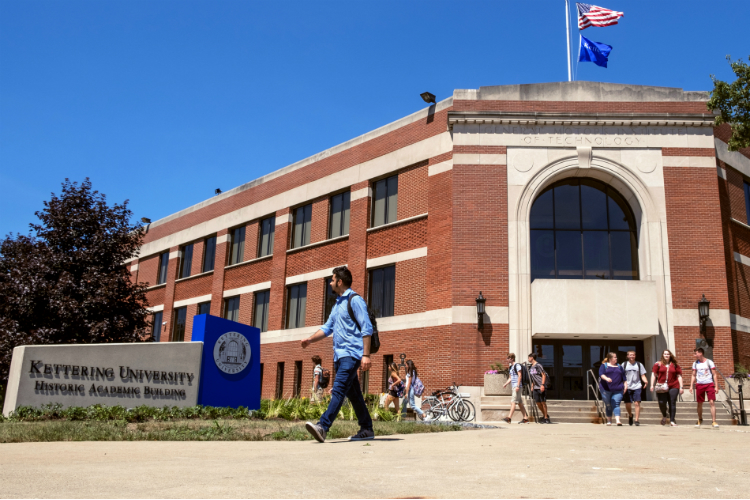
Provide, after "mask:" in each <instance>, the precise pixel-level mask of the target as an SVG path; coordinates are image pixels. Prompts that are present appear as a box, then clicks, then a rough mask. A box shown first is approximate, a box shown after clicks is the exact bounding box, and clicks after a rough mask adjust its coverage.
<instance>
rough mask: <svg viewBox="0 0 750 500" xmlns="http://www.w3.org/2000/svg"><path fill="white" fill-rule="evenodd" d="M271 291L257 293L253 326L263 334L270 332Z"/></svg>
mask: <svg viewBox="0 0 750 500" xmlns="http://www.w3.org/2000/svg"><path fill="white" fill-rule="evenodd" d="M270 296H271V290H263V291H262V292H255V311H254V314H253V326H254V327H255V328H259V329H260V331H261V332H267V331H268V302H269V298H270Z"/></svg>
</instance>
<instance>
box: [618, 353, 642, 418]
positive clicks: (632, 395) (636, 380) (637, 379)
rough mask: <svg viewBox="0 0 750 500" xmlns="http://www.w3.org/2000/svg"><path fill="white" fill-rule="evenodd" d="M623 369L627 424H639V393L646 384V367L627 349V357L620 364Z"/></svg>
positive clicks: (640, 393)
mask: <svg viewBox="0 0 750 500" xmlns="http://www.w3.org/2000/svg"><path fill="white" fill-rule="evenodd" d="M622 369H623V370H624V371H625V381H626V382H627V383H628V390H627V392H626V393H625V397H624V398H623V401H625V408H627V410H628V424H629V425H633V423H635V425H641V423H640V422H639V420H640V418H641V395H642V391H643V388H644V387H646V386H647V385H648V379H647V378H646V367H645V366H643V365H642V364H641V363H640V361H636V360H635V351H628V359H627V361H625V362H624V363H623V364H622ZM633 406H635V422H634V421H633Z"/></svg>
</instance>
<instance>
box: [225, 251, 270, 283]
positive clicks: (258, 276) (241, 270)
mask: <svg viewBox="0 0 750 500" xmlns="http://www.w3.org/2000/svg"><path fill="white" fill-rule="evenodd" d="M272 265H273V262H272V260H271V258H267V259H263V260H259V261H256V262H250V263H249V264H242V265H239V266H234V267H230V268H229V269H227V270H226V271H225V272H224V290H233V289H235V288H240V287H243V286H247V285H254V284H256V283H263V282H265V281H269V280H270V279H271V267H272Z"/></svg>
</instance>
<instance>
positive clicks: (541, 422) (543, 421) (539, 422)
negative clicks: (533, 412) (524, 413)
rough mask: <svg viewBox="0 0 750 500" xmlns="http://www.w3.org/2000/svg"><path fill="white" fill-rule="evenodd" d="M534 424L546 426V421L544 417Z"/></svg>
mask: <svg viewBox="0 0 750 500" xmlns="http://www.w3.org/2000/svg"><path fill="white" fill-rule="evenodd" d="M536 422H537V423H538V424H546V423H547V421H546V420H544V417H542V418H540V419H539V420H537V421H536Z"/></svg>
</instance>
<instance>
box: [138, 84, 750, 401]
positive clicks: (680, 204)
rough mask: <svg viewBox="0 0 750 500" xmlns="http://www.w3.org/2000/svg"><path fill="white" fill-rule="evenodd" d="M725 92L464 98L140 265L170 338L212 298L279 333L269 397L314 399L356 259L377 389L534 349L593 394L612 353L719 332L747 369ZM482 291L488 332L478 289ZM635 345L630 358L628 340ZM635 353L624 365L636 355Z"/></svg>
mask: <svg viewBox="0 0 750 500" xmlns="http://www.w3.org/2000/svg"><path fill="white" fill-rule="evenodd" d="M707 99H708V95H707V94H706V93H704V92H685V91H683V90H681V89H673V88H661V87H640V86H630V85H619V84H607V83H591V82H572V83H571V82H566V83H551V84H534V85H512V86H499V87H482V88H480V89H478V90H456V91H455V92H454V95H453V97H452V98H448V99H445V100H443V101H441V102H439V103H438V104H437V105H433V106H431V107H430V108H428V109H425V110H423V111H420V112H418V113H414V114H412V115H410V116H407V117H405V118H403V119H401V120H398V121H396V122H394V123H391V124H389V125H386V126H384V127H381V128H379V129H377V130H374V131H372V132H370V133H368V134H365V135H363V136H361V137H357V138H355V139H352V140H350V141H348V142H346V143H344V144H341V145H339V146H336V147H333V148H331V149H329V150H326V151H324V152H322V153H320V154H317V155H315V156H312V157H310V158H307V159H305V160H302V161H300V162H297V163H295V164H293V165H290V166H288V167H285V168H283V169H281V170H278V171H276V172H273V173H271V174H268V175H266V176H264V177H261V178H260V179H257V180H254V181H252V182H249V183H247V184H244V185H242V186H240V187H238V188H235V189H233V190H231V191H228V192H225V193H222V194H220V195H217V196H215V197H213V198H211V199H209V200H206V201H205V202H203V203H200V204H198V205H195V206H192V207H189V208H186V209H185V210H182V211H180V212H178V213H176V214H174V215H171V216H169V217H166V218H164V219H161V220H159V221H156V222H154V223H152V224H150V225H149V227H148V232H147V235H146V239H145V243H144V245H143V247H142V248H141V251H140V256H139V258H137V259H135V260H133V261H132V262H130V263H129V265H130V269H131V271H132V275H133V278H134V279H135V280H138V281H139V282H145V283H148V284H149V285H150V288H149V290H148V300H149V303H150V306H151V310H152V311H153V313H154V322H155V327H154V335H155V337H157V338H158V340H159V341H161V342H167V341H180V340H189V339H190V331H191V325H192V317H193V315H195V314H199V313H205V312H209V313H211V314H214V315H221V316H224V317H228V318H230V319H235V320H236V321H240V322H242V323H248V324H253V325H256V326H258V327H259V328H261V329H262V331H263V333H262V335H261V338H262V353H261V362H262V366H263V382H262V384H263V396H264V397H273V396H275V395H284V396H288V395H291V394H295V393H301V394H302V395H306V394H308V393H309V386H310V380H311V371H312V364H311V361H310V356H311V355H313V354H319V355H320V356H322V358H323V360H324V365H326V366H331V365H332V350H331V347H330V343H326V342H322V343H319V344H315V345H314V346H312V347H311V348H308V349H307V350H305V351H303V350H302V349H301V348H300V346H299V341H300V340H301V339H303V338H305V337H307V336H309V335H310V334H311V333H313V332H314V331H316V330H317V328H318V327H319V326H320V325H321V324H322V323H323V322H324V320H325V318H326V313H327V307H326V306H327V304H330V295H329V293H330V292H329V291H328V289H327V284H326V278H328V277H329V276H330V274H331V269H332V268H333V267H335V266H339V265H343V264H346V265H348V266H349V268H350V269H351V271H352V274H353V275H354V284H353V288H354V289H355V290H356V291H358V292H359V293H360V294H362V295H363V296H364V297H366V299H367V300H368V303H369V304H370V306H371V307H373V308H374V309H376V310H377V311H378V314H379V315H380V316H381V317H380V319H379V320H378V324H379V328H380V331H381V342H382V347H381V350H380V352H379V353H378V354H377V355H376V356H373V359H372V361H373V369H372V370H371V372H370V374H369V375H368V379H367V381H366V382H365V383H366V385H367V386H368V389H369V392H379V391H381V390H382V388H383V367H384V364H385V363H386V362H388V361H389V360H390V359H393V358H395V360H396V361H399V358H400V355H401V354H402V353H403V354H405V355H406V357H407V358H409V359H413V360H414V361H415V362H416V363H417V366H418V367H419V368H420V375H421V377H422V378H423V379H424V381H425V383H426V385H427V386H428V387H432V388H436V387H444V386H447V385H449V384H450V383H452V382H454V381H456V382H458V383H459V384H462V385H467V386H481V385H482V383H483V382H482V381H483V373H484V371H485V370H486V369H487V368H488V365H489V363H491V362H493V361H497V360H504V358H505V354H506V353H507V352H508V351H509V350H510V351H513V352H515V353H517V354H520V355H522V358H523V359H525V355H526V354H527V353H528V352H530V351H531V350H532V349H533V350H534V351H535V352H537V353H539V354H540V356H541V358H540V359H541V361H542V363H543V364H545V365H546V366H547V371H548V372H549V373H550V374H551V375H552V378H553V388H552V390H551V391H550V396H551V397H558V398H580V397H584V394H585V393H584V387H585V383H586V370H588V369H589V368H591V367H592V366H593V365H594V364H595V363H598V362H600V361H601V359H602V357H603V355H604V354H605V353H606V352H607V351H609V350H614V351H626V350H629V349H635V350H636V351H637V353H638V357H639V358H640V359H641V360H642V361H644V362H645V363H646V364H647V365H650V364H652V363H653V362H654V361H655V360H656V359H657V358H658V356H659V353H660V352H661V350H662V349H664V348H670V349H672V350H673V351H674V352H675V353H676V355H677V357H678V359H679V360H681V362H682V364H683V365H688V366H689V363H690V362H691V360H692V349H693V348H694V346H695V344H696V339H701V338H702V337H701V333H700V323H699V316H698V301H699V300H700V299H701V297H702V295H704V294H705V296H706V298H707V299H708V300H710V302H711V312H710V318H709V319H708V321H707V324H706V335H705V336H706V337H707V338H708V340H709V343H710V344H711V345H712V349H713V357H714V359H715V360H716V362H717V364H718V366H719V368H720V370H721V371H722V372H723V373H724V374H725V375H728V374H729V373H731V372H732V370H733V365H734V363H736V362H742V363H744V364H745V365H750V289H749V288H748V282H747V276H746V273H747V270H748V269H749V268H748V266H750V225H748V224H749V223H750V221H749V220H748V213H750V202H749V201H748V200H749V199H750V198H749V197H750V184H748V181H747V179H750V152H748V151H743V152H738V153H736V152H729V151H728V150H727V146H726V142H727V140H728V134H729V131H728V129H725V128H718V129H715V128H714V127H713V116H712V115H711V114H710V113H709V112H708V111H707V109H706V101H707ZM480 291H481V292H482V295H483V296H484V297H485V298H486V313H485V316H484V318H483V320H484V321H483V323H484V325H483V327H482V328H481V329H479V328H478V324H477V312H476V310H477V309H476V301H475V299H476V297H477V296H478V295H479V293H480ZM620 356H623V357H624V353H623V354H620ZM621 359H622V358H621Z"/></svg>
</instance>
